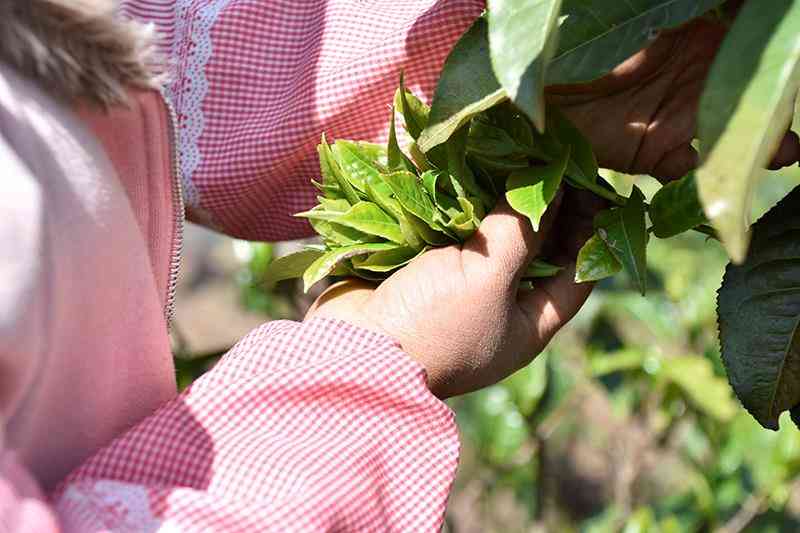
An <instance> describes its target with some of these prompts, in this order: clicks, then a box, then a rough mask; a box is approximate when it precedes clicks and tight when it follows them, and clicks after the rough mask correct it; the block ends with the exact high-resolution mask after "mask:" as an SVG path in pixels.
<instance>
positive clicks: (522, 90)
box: [489, 0, 561, 131]
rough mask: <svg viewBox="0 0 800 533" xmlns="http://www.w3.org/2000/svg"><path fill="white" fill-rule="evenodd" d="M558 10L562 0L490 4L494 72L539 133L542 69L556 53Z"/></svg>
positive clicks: (542, 113) (541, 124)
mask: <svg viewBox="0 0 800 533" xmlns="http://www.w3.org/2000/svg"><path fill="white" fill-rule="evenodd" d="M560 8H561V0H490V1H489V44H490V52H491V59H492V67H493V68H494V73H495V75H496V76H497V79H498V80H499V81H500V83H501V84H502V86H503V88H504V89H505V91H506V93H507V94H508V96H509V97H510V98H511V99H512V100H513V101H514V103H515V104H516V105H517V106H518V107H519V108H520V109H521V110H522V111H524V112H525V113H526V114H527V115H528V116H529V117H530V118H531V120H532V121H533V123H534V124H535V125H536V127H537V128H538V129H539V130H540V131H544V127H545V105H544V85H545V70H546V69H547V63H548V62H549V61H550V59H551V58H552V56H553V52H554V51H555V44H556V35H557V33H558V15H559V10H560Z"/></svg>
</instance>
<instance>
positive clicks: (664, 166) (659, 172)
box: [652, 144, 700, 182]
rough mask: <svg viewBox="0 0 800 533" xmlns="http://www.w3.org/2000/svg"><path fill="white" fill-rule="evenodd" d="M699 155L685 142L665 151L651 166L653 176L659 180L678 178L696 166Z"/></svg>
mask: <svg viewBox="0 0 800 533" xmlns="http://www.w3.org/2000/svg"><path fill="white" fill-rule="evenodd" d="M699 158H700V156H699V155H698V154H697V150H695V149H694V148H692V146H691V145H689V144H685V145H683V146H679V147H677V148H675V149H674V150H672V151H670V152H667V153H666V154H664V156H663V157H662V158H661V161H659V162H658V164H656V166H655V167H654V168H653V171H652V172H653V174H652V175H653V177H654V178H656V179H658V180H659V181H661V182H666V181H669V180H674V179H679V178H681V177H683V176H685V175H686V174H687V173H688V172H689V171H690V170H693V169H695V168H697V165H698V162H699Z"/></svg>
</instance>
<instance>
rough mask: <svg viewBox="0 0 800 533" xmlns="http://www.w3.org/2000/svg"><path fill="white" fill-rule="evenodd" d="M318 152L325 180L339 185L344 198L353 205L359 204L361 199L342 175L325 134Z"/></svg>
mask: <svg viewBox="0 0 800 533" xmlns="http://www.w3.org/2000/svg"><path fill="white" fill-rule="evenodd" d="M317 152H319V165H320V170H321V171H322V175H323V177H324V179H325V180H328V181H335V182H336V183H337V184H338V185H339V189H340V190H341V191H342V194H344V197H345V198H346V199H347V201H348V202H350V203H351V204H355V203H357V202H359V201H360V200H361V198H359V196H358V193H356V190H355V189H354V188H353V186H352V185H351V184H350V182H349V181H348V180H347V179H346V178H345V176H344V174H343V173H342V169H341V168H340V167H339V163H338V162H337V161H336V158H335V157H334V156H333V152H332V151H331V147H330V146H329V145H328V143H327V141H326V140H325V134H323V135H322V141H321V142H320V143H319V145H318V146H317Z"/></svg>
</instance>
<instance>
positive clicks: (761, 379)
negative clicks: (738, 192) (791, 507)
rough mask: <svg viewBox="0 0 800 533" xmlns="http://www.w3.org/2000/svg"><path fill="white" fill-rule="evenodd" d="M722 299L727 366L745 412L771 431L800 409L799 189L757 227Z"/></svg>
mask: <svg viewBox="0 0 800 533" xmlns="http://www.w3.org/2000/svg"><path fill="white" fill-rule="evenodd" d="M752 235H753V240H752V246H751V247H750V251H749V253H748V255H747V258H746V259H745V261H744V262H743V263H742V264H741V265H734V264H732V263H731V264H729V265H728V268H727V269H726V271H725V277H724V279H723V281H722V287H721V288H720V290H719V295H718V298H717V314H718V316H719V338H720V344H721V346H722V360H723V362H724V363H725V368H726V369H727V371H728V379H729V381H730V383H731V385H732V386H733V390H734V391H735V392H736V395H737V396H738V397H739V399H740V400H741V402H742V404H743V405H744V406H745V408H746V409H747V410H748V411H749V412H750V414H752V415H753V417H754V418H755V419H756V420H758V422H759V423H760V424H761V425H762V426H764V427H766V428H770V429H778V417H779V416H780V414H781V413H782V412H783V411H785V410H788V409H792V408H796V407H797V406H798V405H800V327H798V326H799V325H800V189H795V190H793V191H792V192H791V193H789V195H787V196H786V197H785V198H784V199H783V200H782V201H781V202H779V203H778V205H776V206H775V207H774V208H772V209H771V210H770V211H769V212H768V213H767V214H766V215H764V217H762V218H761V219H760V220H759V221H758V222H756V223H755V224H754V225H753V228H752Z"/></svg>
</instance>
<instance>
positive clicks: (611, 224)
mask: <svg viewBox="0 0 800 533" xmlns="http://www.w3.org/2000/svg"><path fill="white" fill-rule="evenodd" d="M594 226H595V231H596V233H597V235H598V236H599V237H600V238H601V239H602V240H603V242H604V243H605V244H606V246H608V249H609V250H610V251H611V253H612V254H613V255H614V257H616V258H617V261H619V262H620V263H622V265H623V266H624V267H625V270H627V271H628V273H629V274H630V275H631V278H632V279H633V280H634V282H635V283H636V285H637V286H638V287H639V292H641V293H642V294H643V295H644V293H645V292H646V291H647V258H646V248H647V229H646V228H645V208H644V195H643V194H642V191H640V190H639V188H638V187H636V186H634V187H633V191H631V197H630V198H629V199H628V202H627V203H626V204H625V206H623V207H615V208H612V209H608V210H606V211H601V212H600V213H598V214H597V216H596V217H595V219H594Z"/></svg>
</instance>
